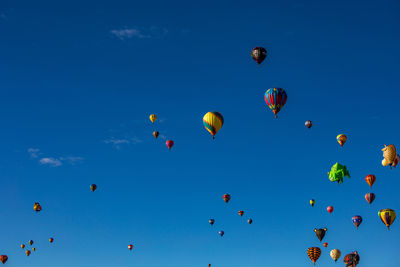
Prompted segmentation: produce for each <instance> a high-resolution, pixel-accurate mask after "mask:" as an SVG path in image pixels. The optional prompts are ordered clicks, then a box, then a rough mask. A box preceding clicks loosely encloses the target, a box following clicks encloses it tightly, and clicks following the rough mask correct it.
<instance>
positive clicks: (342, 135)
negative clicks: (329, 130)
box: [336, 134, 347, 146]
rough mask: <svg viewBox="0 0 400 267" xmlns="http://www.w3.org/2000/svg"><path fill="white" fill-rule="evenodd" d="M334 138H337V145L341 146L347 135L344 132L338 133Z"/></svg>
mask: <svg viewBox="0 0 400 267" xmlns="http://www.w3.org/2000/svg"><path fill="white" fill-rule="evenodd" d="M336 139H337V141H338V143H339V145H340V146H343V145H344V143H346V141H347V136H346V135H344V134H339V135H338V136H336Z"/></svg>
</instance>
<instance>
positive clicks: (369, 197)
mask: <svg viewBox="0 0 400 267" xmlns="http://www.w3.org/2000/svg"><path fill="white" fill-rule="evenodd" d="M365 200H366V201H367V202H368V203H369V204H370V205H371V203H372V202H374V200H375V194H374V193H367V194H365Z"/></svg>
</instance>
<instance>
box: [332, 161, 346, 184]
mask: <svg viewBox="0 0 400 267" xmlns="http://www.w3.org/2000/svg"><path fill="white" fill-rule="evenodd" d="M328 176H329V180H331V182H338V183H339V184H341V183H343V178H344V177H346V176H347V177H349V178H350V172H349V171H348V170H347V167H346V166H344V165H341V164H339V163H336V164H335V165H333V166H332V168H331V171H330V172H329V173H328Z"/></svg>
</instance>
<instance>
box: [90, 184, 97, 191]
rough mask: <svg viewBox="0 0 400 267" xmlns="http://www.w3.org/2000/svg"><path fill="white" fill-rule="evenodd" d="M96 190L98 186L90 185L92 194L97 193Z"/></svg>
mask: <svg viewBox="0 0 400 267" xmlns="http://www.w3.org/2000/svg"><path fill="white" fill-rule="evenodd" d="M96 189H97V185H95V184H91V185H90V190H92V192H94V191H96Z"/></svg>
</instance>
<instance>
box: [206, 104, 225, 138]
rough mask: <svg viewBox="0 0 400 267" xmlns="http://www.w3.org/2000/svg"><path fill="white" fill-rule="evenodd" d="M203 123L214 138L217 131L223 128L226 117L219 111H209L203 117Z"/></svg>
mask: <svg viewBox="0 0 400 267" xmlns="http://www.w3.org/2000/svg"><path fill="white" fill-rule="evenodd" d="M203 125H204V127H206V129H207V131H209V132H210V134H211V135H212V138H213V139H214V137H215V135H216V134H217V132H218V131H219V130H220V129H221V128H222V125H224V117H223V116H222V115H221V113H219V112H217V111H212V112H207V114H206V115H204V117H203Z"/></svg>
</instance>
